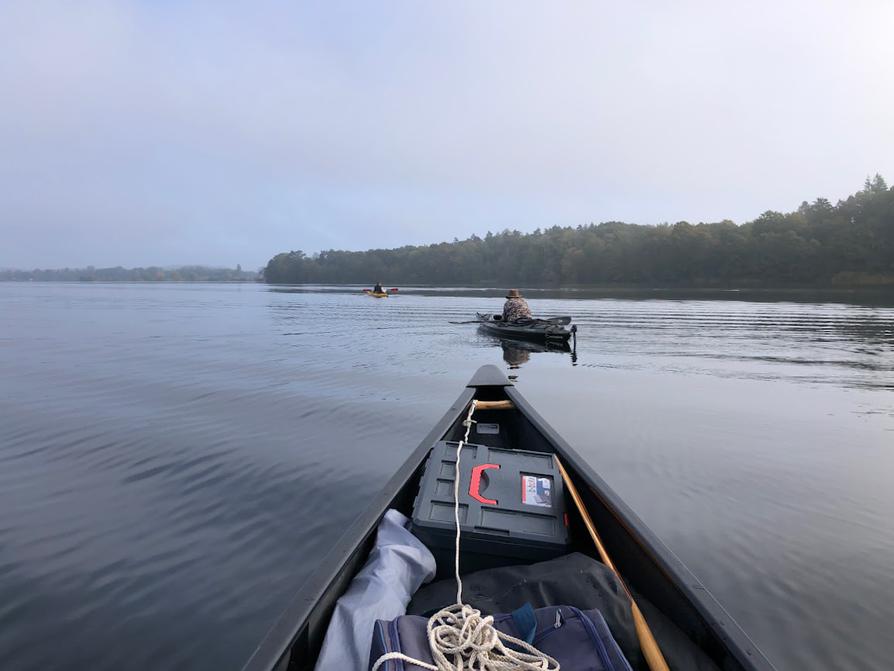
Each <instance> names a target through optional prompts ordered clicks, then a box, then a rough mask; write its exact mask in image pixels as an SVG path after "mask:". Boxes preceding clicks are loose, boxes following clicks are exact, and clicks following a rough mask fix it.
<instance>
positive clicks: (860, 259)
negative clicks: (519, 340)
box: [263, 175, 894, 287]
mask: <svg viewBox="0 0 894 671" xmlns="http://www.w3.org/2000/svg"><path fill="white" fill-rule="evenodd" d="M263 276H264V278H265V280H266V281H267V282H270V283H274V284H276V283H283V284H300V283H359V284H368V283H371V282H374V281H377V280H381V281H383V282H386V283H388V284H436V285H454V286H455V285H481V284H488V285H500V286H509V285H516V286H558V285H652V286H656V285H661V286H664V285H667V286H706V287H715V286H716V287H722V286H799V285H802V286H803V285H809V286H825V285H866V284H894V188H891V189H889V188H888V186H887V184H886V183H885V180H884V179H883V178H882V177H881V175H876V176H875V177H874V178H872V179H869V178H867V180H866V182H865V184H864V187H863V189H862V190H860V191H858V192H857V193H855V194H853V195H852V196H849V197H848V198H846V199H844V200H840V201H838V202H837V203H835V204H832V203H831V202H830V201H829V200H827V199H825V198H818V199H816V200H815V201H813V202H812V203H808V202H807V201H805V202H803V203H802V204H801V206H800V207H799V208H798V209H797V210H796V211H794V212H788V213H781V212H774V211H768V212H764V213H763V214H762V215H761V216H759V217H758V218H757V219H755V220H754V221H750V222H747V223H745V224H741V225H737V224H735V223H733V222H732V221H729V220H724V221H720V222H717V223H698V224H691V223H689V222H686V221H680V222H677V223H675V224H661V225H658V226H646V225H639V224H627V223H622V222H617V221H610V222H605V223H601V224H590V225H587V226H577V227H568V226H566V227H562V226H553V227H552V228H548V229H545V230H540V229H538V230H536V231H534V232H533V233H527V234H524V233H520V232H519V231H516V230H505V231H502V232H500V233H488V234H487V235H486V236H484V237H483V238H481V237H478V236H475V235H473V236H472V237H470V238H468V239H467V240H454V241H453V242H450V243H448V242H443V243H440V244H434V245H427V246H407V247H400V248H397V249H372V250H368V251H362V252H349V251H339V250H328V251H323V252H320V253H318V254H313V255H307V254H305V253H304V252H302V251H300V250H299V251H291V252H285V253H282V254H277V255H276V256H274V257H273V258H272V259H270V261H269V262H268V263H267V266H266V268H264V270H263Z"/></svg>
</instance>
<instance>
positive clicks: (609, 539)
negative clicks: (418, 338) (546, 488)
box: [244, 366, 773, 671]
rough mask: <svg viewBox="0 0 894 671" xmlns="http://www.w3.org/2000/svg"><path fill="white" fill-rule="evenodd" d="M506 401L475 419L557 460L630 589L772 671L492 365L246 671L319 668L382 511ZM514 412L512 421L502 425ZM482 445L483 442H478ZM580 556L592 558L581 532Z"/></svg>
mask: <svg viewBox="0 0 894 671" xmlns="http://www.w3.org/2000/svg"><path fill="white" fill-rule="evenodd" d="M473 398H475V399H478V400H484V401H498V400H509V401H512V403H513V404H514V406H515V409H513V410H509V411H506V410H503V411H498V410H487V411H479V412H478V413H476V419H477V420H479V421H482V422H497V423H499V424H500V425H501V427H505V428H504V429H501V433H500V434H499V435H496V436H494V438H493V439H494V441H495V442H494V444H495V445H500V444H504V445H505V444H507V443H511V444H512V445H524V447H525V449H530V450H536V451H542V452H552V453H555V454H556V455H558V456H559V457H560V458H561V460H562V462H563V464H564V465H565V468H566V469H567V470H568V472H569V473H570V474H571V477H572V479H573V480H574V481H575V484H576V485H577V488H578V490H579V492H580V494H581V497H582V498H583V500H584V503H585V505H586V507H587V510H588V512H589V513H590V516H591V517H592V520H593V522H594V523H595V525H596V527H597V529H599V532H600V535H601V536H602V540H603V543H604V544H605V546H606V549H607V550H608V552H609V554H610V556H611V557H612V558H613V560H614V562H615V564H616V565H617V566H618V569H619V570H620V571H621V573H622V575H623V576H624V578H625V580H626V581H627V583H628V584H629V585H630V586H631V587H632V588H633V589H634V590H635V591H636V592H637V593H638V594H640V595H642V596H643V597H645V598H646V599H648V600H649V601H650V602H651V603H652V605H654V606H656V607H657V608H658V609H659V610H661V611H662V612H663V613H665V614H666V615H668V616H669V617H671V618H672V619H673V621H674V622H675V623H676V624H677V626H678V627H679V628H680V629H681V630H682V631H683V632H684V633H685V634H686V635H687V636H688V637H689V638H690V640H691V641H692V642H693V643H694V644H695V645H696V646H697V647H699V648H700V649H701V650H702V651H703V652H705V653H706V654H707V655H708V656H709V657H710V658H711V659H712V660H713V661H714V662H715V663H716V664H717V666H718V668H720V669H723V670H724V671H773V666H772V665H771V664H770V662H769V661H768V660H767V659H766V658H765V657H764V655H763V653H762V652H761V651H760V650H759V649H758V648H757V646H755V644H754V643H753V642H752V641H751V640H750V639H749V638H748V636H747V635H746V634H745V633H744V632H743V631H742V629H741V628H740V627H739V626H738V625H737V624H736V622H735V621H734V620H733V619H732V618H731V617H730V616H729V614H728V613H727V612H726V611H725V610H724V609H723V608H722V606H721V605H720V604H719V603H718V602H717V601H716V600H715V599H714V597H713V596H712V595H711V594H710V593H709V592H708V590H707V589H706V588H705V587H704V586H703V585H702V584H701V583H700V582H699V581H698V579H697V578H696V577H695V576H694V575H693V574H692V573H691V572H690V571H689V570H688V569H687V568H686V567H685V566H684V565H683V563H682V562H681V561H680V560H679V558H677V556H676V555H674V554H673V553H672V552H671V551H670V550H669V549H668V548H667V547H666V546H665V545H664V544H663V543H662V542H661V541H660V540H659V539H658V538H657V537H656V536H655V535H654V534H653V533H652V532H651V531H650V530H649V529H648V528H647V527H646V525H645V524H644V523H643V521H642V520H641V519H640V518H639V517H638V516H637V515H636V514H635V513H634V512H633V511H632V510H631V509H630V508H629V507H628V506H627V504H625V503H624V502H623V501H622V500H621V499H620V498H619V497H618V495H617V494H615V492H613V491H612V490H611V488H610V487H609V486H608V485H607V484H606V483H605V481H604V480H603V479H602V478H601V477H600V476H599V475H598V474H597V473H596V472H595V471H594V470H593V468H592V467H591V466H590V465H589V464H587V462H586V461H585V460H584V459H582V458H581V457H580V455H578V453H577V452H576V451H575V450H574V449H573V448H572V447H571V446H570V445H568V444H567V443H566V442H565V441H564V440H563V439H562V438H561V437H560V436H559V435H558V434H557V433H556V432H555V431H554V430H553V429H552V427H550V426H549V424H547V422H546V421H545V420H544V419H543V418H542V417H541V416H540V415H539V414H538V413H537V412H536V411H535V410H534V408H533V407H531V405H530V404H529V403H528V402H527V401H526V400H525V398H524V397H523V396H522V395H521V394H520V393H519V392H518V390H517V389H516V388H515V387H514V386H512V383H511V382H509V381H508V380H507V379H506V377H505V376H504V375H503V373H502V372H501V371H500V370H499V369H498V368H496V367H495V366H483V367H482V368H481V369H479V371H478V372H477V373H476V374H475V376H474V377H473V378H472V380H471V382H470V383H469V385H468V386H467V387H466V389H465V390H464V391H463V392H462V394H460V396H459V398H457V400H456V401H455V402H454V403H453V405H452V406H451V407H450V409H449V410H448V411H447V413H446V414H445V415H444V416H443V417H442V418H441V419H440V421H439V422H438V423H437V424H436V425H435V427H434V428H433V429H432V431H431V432H430V433H429V434H428V436H426V437H425V439H424V440H423V441H422V442H421V443H420V444H419V446H418V447H417V449H416V450H415V451H414V452H413V454H412V455H411V456H410V458H409V459H407V461H406V462H405V463H404V465H403V466H401V468H400V469H399V470H398V472H397V473H395V474H394V476H393V477H392V478H391V479H390V480H389V482H388V484H387V485H386V486H385V488H384V489H383V490H382V492H381V493H380V494H379V495H378V497H376V498H375V499H374V500H372V501H370V502H369V505H368V507H367V508H366V510H365V511H364V512H363V513H362V514H361V515H360V517H359V518H358V519H357V521H356V522H355V523H354V524H353V525H352V526H351V527H349V528H348V530H347V531H346V532H345V534H344V535H343V536H342V538H341V539H340V540H339V541H338V543H337V544H336V545H335V547H334V548H333V549H332V551H331V552H330V553H329V554H328V555H327V557H326V558H325V559H324V560H323V561H322V562H321V563H320V568H319V569H317V571H316V573H314V574H313V575H312V576H311V578H310V579H309V580H308V581H307V582H306V583H305V585H304V586H303V587H302V589H301V591H300V592H299V593H298V594H297V595H296V596H295V597H294V599H293V600H292V602H291V604H290V605H289V606H288V607H287V609H286V610H285V612H283V614H282V615H281V616H280V618H279V620H278V621H277V622H276V623H275V624H274V626H273V627H272V629H271V630H270V631H269V632H268V634H267V635H266V637H265V638H264V640H263V641H262V642H261V643H260V645H259V646H258V647H257V649H256V650H255V651H254V653H253V655H252V657H251V658H250V659H249V661H248V662H247V664H246V665H245V667H244V671H271V670H275V671H287V670H288V671H310V670H311V669H313V667H314V664H315V662H316V657H317V654H318V653H319V650H320V647H321V645H322V642H323V637H324V636H325V633H326V628H327V625H328V622H329V618H330V615H331V613H332V610H333V608H334V606H335V602H336V600H337V599H338V598H339V596H341V594H343V593H344V591H345V590H346V589H347V587H348V584H349V583H350V581H351V579H352V578H353V576H354V575H355V574H356V573H357V572H358V571H359V570H360V568H361V567H362V566H363V564H364V563H365V561H366V559H367V555H368V553H369V550H370V548H371V547H372V544H373V542H374V540H375V531H376V527H377V526H378V524H379V521H380V520H381V518H382V516H383V515H384V514H385V511H386V510H387V509H388V508H397V509H398V510H401V511H403V512H404V513H406V514H409V511H410V510H411V509H412V505H413V499H414V498H415V495H416V492H417V487H418V481H419V477H420V475H421V472H422V467H423V465H424V463H425V460H426V458H427V456H428V453H429V451H430V450H431V448H432V446H433V445H434V444H435V443H436V442H437V441H439V440H458V439H459V438H460V437H461V436H462V432H463V431H464V427H463V426H462V420H463V418H464V411H465V410H466V409H467V408H468V405H469V403H470V402H471V401H472V399H473ZM507 413H511V414H512V417H511V421H508V420H507ZM478 442H484V441H480V440H479V441H478ZM581 537H582V538H581V545H580V547H576V548H575V549H576V550H577V551H581V552H588V553H590V554H593V551H592V546H591V545H590V544H589V542H588V539H587V538H586V535H585V534H581Z"/></svg>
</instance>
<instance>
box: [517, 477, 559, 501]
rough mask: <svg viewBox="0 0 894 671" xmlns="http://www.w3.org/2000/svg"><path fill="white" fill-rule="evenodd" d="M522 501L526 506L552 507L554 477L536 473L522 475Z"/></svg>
mask: <svg viewBox="0 0 894 671" xmlns="http://www.w3.org/2000/svg"><path fill="white" fill-rule="evenodd" d="M521 481H522V503H524V504H525V505H526V506H538V507H540V508H552V506H553V497H552V485H553V481H552V478H541V477H538V476H536V475H522V477H521Z"/></svg>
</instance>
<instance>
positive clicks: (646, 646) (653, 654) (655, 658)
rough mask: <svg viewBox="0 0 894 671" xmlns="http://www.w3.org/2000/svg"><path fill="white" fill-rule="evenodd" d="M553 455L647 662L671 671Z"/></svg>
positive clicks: (655, 668)
mask: <svg viewBox="0 0 894 671" xmlns="http://www.w3.org/2000/svg"><path fill="white" fill-rule="evenodd" d="M479 405H480V403H479ZM553 457H554V458H555V460H556V465H557V466H558V467H559V472H560V473H561V474H562V481H563V482H564V483H565V488H566V489H567V490H568V491H569V492H570V493H571V498H572V499H573V500H574V505H575V506H576V507H577V511H578V512H579V513H580V516H581V517H582V518H583V520H584V526H586V527H587V531H588V532H590V538H592V539H593V544H594V545H595V546H596V550H597V551H598V552H599V556H600V557H601V558H602V563H603V564H605V565H606V566H608V567H609V568H610V569H611V570H612V572H613V573H614V574H615V576H617V578H618V580H619V581H620V583H621V585H622V586H623V587H624V591H625V592H627V596H628V598H629V599H630V612H631V613H632V614H633V626H634V627H635V629H636V638H637V639H638V640H639V647H640V649H641V650H642V651H643V656H644V657H645V658H646V663H647V664H648V665H649V668H650V669H651V671H670V669H669V668H668V666H667V662H666V661H664V655H662V654H661V648H659V647H658V642H657V641H656V640H655V637H654V636H653V635H652V630H651V629H649V625H648V624H647V623H646V618H645V617H643V614H642V612H641V611H640V609H639V606H637V605H636V601H635V600H634V599H633V595H632V594H631V593H630V590H629V589H628V587H627V583H625V582H624V579H623V578H622V577H621V574H620V573H618V569H617V568H615V564H614V562H612V560H611V557H609V556H608V551H607V550H606V549H605V546H604V545H603V544H602V539H601V538H600V537H599V533H598V532H597V531H596V526H595V525H594V524H593V520H592V519H590V513H588V512H587V509H586V507H585V506H584V502H583V500H581V497H580V494H579V493H578V491H577V487H575V486H574V483H573V482H572V481H571V478H570V477H569V475H568V471H566V470H565V467H564V466H563V465H562V462H561V461H560V460H559V457H558V456H556V455H553Z"/></svg>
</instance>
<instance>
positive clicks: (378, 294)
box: [363, 289, 388, 298]
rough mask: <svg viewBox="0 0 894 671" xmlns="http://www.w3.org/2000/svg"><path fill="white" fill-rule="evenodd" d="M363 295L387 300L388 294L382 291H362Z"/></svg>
mask: <svg viewBox="0 0 894 671" xmlns="http://www.w3.org/2000/svg"><path fill="white" fill-rule="evenodd" d="M363 293H365V294H366V295H367V296H372V297H373V298H388V294H387V293H385V292H384V291H370V290H369V289H364V290H363Z"/></svg>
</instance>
